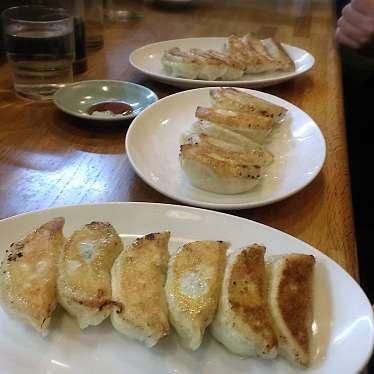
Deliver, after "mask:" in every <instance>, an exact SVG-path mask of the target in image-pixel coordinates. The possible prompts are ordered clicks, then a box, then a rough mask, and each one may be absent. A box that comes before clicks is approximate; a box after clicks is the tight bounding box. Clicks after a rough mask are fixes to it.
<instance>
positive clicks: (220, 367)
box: [0, 203, 373, 374]
mask: <svg viewBox="0 0 374 374" xmlns="http://www.w3.org/2000/svg"><path fill="white" fill-rule="evenodd" d="M56 216H64V217H65V218H66V226H65V234H66V235H69V234H71V233H72V231H73V230H74V229H76V228H78V227H80V226H81V225H83V224H85V223H87V222H90V221H91V220H107V221H110V222H111V223H112V224H113V225H114V226H115V228H116V229H117V231H118V232H119V233H120V235H121V237H122V238H123V240H124V241H125V242H129V241H131V240H133V239H134V238H135V237H137V236H140V235H144V234H147V233H150V232H155V231H161V230H170V231H171V232H172V237H171V245H170V249H171V252H173V251H174V250H175V249H176V248H177V247H178V246H180V245H181V244H182V243H185V242H187V241H191V240H202V239H212V240H228V241H230V242H231V245H232V248H233V249H237V248H240V247H241V246H244V245H246V244H249V243H253V242H257V243H263V244H264V245H265V246H266V247H267V256H271V255H277V254H281V253H289V252H299V253H308V254H313V255H314V256H316V258H317V266H316V277H315V313H314V317H315V318H314V324H313V333H314V345H313V356H314V361H313V362H314V363H313V365H312V367H311V368H309V369H308V370H302V369H297V368H294V367H291V366H290V365H289V364H288V363H287V362H286V361H284V360H283V359H281V358H278V359H276V360H274V361H265V360H261V359H254V358H252V359H242V358H240V357H238V356H236V355H234V354H231V353H229V352H228V351H227V350H226V349H225V348H224V347H223V346H221V345H220V344H218V343H217V342H215V341H214V340H213V339H212V338H211V337H210V336H209V334H206V336H205V340H204V343H203V345H202V347H200V349H199V350H197V351H196V352H189V351H187V350H185V349H184V348H182V347H181V346H180V344H179V342H178V339H177V338H176V336H175V335H174V334H173V335H172V336H170V337H168V338H165V339H163V340H162V341H161V342H160V343H159V344H158V345H157V346H156V347H154V348H152V349H147V348H145V347H144V346H142V345H141V344H139V343H137V342H136V341H133V340H130V339H128V338H126V337H124V336H122V335H120V334H119V333H117V332H116V331H115V330H114V329H113V328H112V327H111V325H110V322H109V321H105V322H104V323H103V324H101V325H100V326H98V327H90V328H88V329H86V330H84V331H80V330H79V328H78V326H77V324H76V322H75V321H74V320H73V319H72V318H71V317H69V316H68V315H67V314H66V313H63V311H62V310H59V311H57V313H56V314H55V315H54V318H53V321H52V325H51V331H50V334H49V335H48V337H47V338H42V337H40V336H39V335H38V334H37V333H36V332H34V331H33V330H32V329H31V328H29V327H28V326H26V325H24V324H23V323H21V322H20V321H17V320H13V319H11V318H10V317H8V316H7V315H6V314H5V313H4V312H3V311H2V310H1V308H0V362H1V369H0V371H1V373H12V374H23V373H25V374H29V373H48V374H58V373H80V374H84V373H90V374H95V373H112V374H116V373H118V374H119V373H121V374H122V373H126V374H127V373H129V374H130V373H131V374H138V373H153V374H165V373H170V374H171V373H178V374H188V373H191V374H195V373H199V374H210V373H211V374H239V373H240V374H242V373H253V374H261V373H277V374H278V373H287V374H290V373H304V374H311V373H319V374H323V373H326V374H332V373H339V374H352V373H357V372H358V371H359V370H360V369H361V368H362V367H363V366H364V365H365V363H366V362H367V360H368V358H369V357H370V354H371V352H372V347H373V312H372V309H371V306H370V304H369V301H368V300H367V298H366V296H365V294H364V293H363V291H362V290H361V288H360V287H359V286H358V284H357V283H356V282H355V281H354V280H353V279H352V278H351V277H350V276H349V275H348V274H347V273H346V272H345V271H344V270H343V269H342V268H341V267H340V266H338V265H337V264H336V263H335V262H333V261H332V260H330V259H329V258H328V257H327V256H325V255H324V254H322V253H321V252H319V251H317V250H316V249H314V248H312V247H311V246H309V245H308V244H306V243H304V242H302V241H300V240H297V239H295V238H293V237H291V236H289V235H287V234H284V233H282V232H280V231H277V230H274V229H272V228H270V227H267V226H264V225H261V224H259V223H255V222H252V221H248V220H246V219H243V218H238V217H234V216H230V215H227V214H223V213H217V212H212V211H206V210H202V209H196V208H187V207H183V206H173V205H163V204H147V203H114V204H97V205H81V206H70V207H62V208H54V209H48V210H43V211H38V212H34V213H27V214H23V215H19V216H15V217H12V218H9V219H5V220H3V221H0V232H1V236H0V247H1V248H2V249H3V250H4V249H5V248H7V247H8V246H9V244H10V243H11V242H13V241H14V240H16V239H18V238H19V237H20V236H22V235H24V234H26V233H28V232H29V231H31V230H33V229H34V228H35V227H37V226H39V225H40V224H42V223H43V222H45V221H46V220H48V219H50V218H52V217H56Z"/></svg>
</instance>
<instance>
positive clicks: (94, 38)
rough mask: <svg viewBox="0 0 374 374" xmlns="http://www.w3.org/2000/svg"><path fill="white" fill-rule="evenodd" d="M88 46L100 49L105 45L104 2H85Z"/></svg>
mask: <svg viewBox="0 0 374 374" xmlns="http://www.w3.org/2000/svg"><path fill="white" fill-rule="evenodd" d="M84 5H85V14H84V16H85V24H86V46H87V47H88V48H93V49H100V48H102V47H103V44H104V8H103V0H85V2H84Z"/></svg>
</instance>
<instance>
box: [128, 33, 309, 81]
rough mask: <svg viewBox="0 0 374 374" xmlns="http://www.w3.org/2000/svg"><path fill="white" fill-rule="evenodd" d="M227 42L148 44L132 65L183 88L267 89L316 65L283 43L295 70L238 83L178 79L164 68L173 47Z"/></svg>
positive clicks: (196, 40) (135, 53)
mask: <svg viewBox="0 0 374 374" xmlns="http://www.w3.org/2000/svg"><path fill="white" fill-rule="evenodd" d="M225 41H226V38H187V39H176V40H167V41H164V42H158V43H153V44H148V45H146V46H144V47H141V48H138V49H136V50H135V51H133V52H132V53H131V55H130V63H131V65H132V66H133V67H134V68H135V69H137V70H139V71H141V72H143V73H144V74H147V75H149V76H150V77H152V78H154V79H156V80H158V81H160V82H163V83H167V84H170V85H172V86H176V87H180V88H195V87H206V86H240V87H251V88H259V87H266V86H271V85H274V84H278V83H281V82H284V81H287V80H289V79H292V78H295V77H297V76H298V75H300V74H303V73H305V72H307V71H308V70H310V69H311V68H312V67H313V65H314V57H313V56H312V55H311V54H310V53H309V52H307V51H305V50H303V49H301V48H297V47H293V46H291V45H288V44H283V47H284V48H285V49H286V51H287V53H288V54H289V55H290V57H291V58H292V59H293V61H294V62H295V66H296V69H295V71H292V72H288V73H285V72H274V73H262V74H252V75H245V76H243V77H242V78H240V79H239V80H236V81H205V80H196V79H185V78H175V77H172V76H170V75H168V74H167V73H166V72H165V70H164V69H163V66H162V64H161V57H162V54H163V52H164V51H165V50H167V49H169V48H173V47H180V48H181V49H182V50H188V49H189V48H201V49H216V50H223V46H224V44H225Z"/></svg>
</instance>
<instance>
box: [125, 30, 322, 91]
mask: <svg viewBox="0 0 374 374" xmlns="http://www.w3.org/2000/svg"><path fill="white" fill-rule="evenodd" d="M201 39H208V40H209V39H214V40H217V39H223V40H224V39H227V37H221V36H219V37H218V36H217V37H213V36H209V37H192V38H180V39H169V40H163V41H159V42H155V43H149V44H146V45H143V46H141V47H139V48H136V49H135V50H133V51H132V52H131V54H130V56H129V62H130V64H131V66H132V67H133V68H134V69H136V70H138V71H140V72H142V73H143V74H146V75H148V76H150V77H153V78H155V79H157V80H159V79H162V80H163V81H167V82H172V83H173V84H177V83H180V84H184V85H189V86H191V87H192V86H193V85H196V84H198V85H199V86H202V85H216V84H219V85H221V86H222V85H227V86H230V85H231V86H233V85H251V84H253V85H256V84H262V83H264V84H271V83H274V84H276V83H280V81H282V82H283V81H285V80H290V79H293V78H295V77H297V76H299V75H301V74H304V73H306V72H308V71H309V70H311V69H312V68H313V66H314V64H315V57H314V56H313V55H312V54H311V53H310V52H308V51H307V50H305V49H303V48H300V47H296V46H294V45H291V44H287V43H281V44H282V46H283V47H286V48H287V47H290V48H293V49H296V50H298V51H301V52H304V53H306V54H307V55H308V56H310V58H311V63H310V65H309V66H307V67H305V68H302V69H301V70H300V71H298V72H297V71H294V72H291V73H288V74H287V75H285V76H280V77H271V78H258V79H252V80H234V81H219V80H216V81H209V80H200V79H187V78H180V77H172V76H169V75H166V74H159V73H156V72H152V71H150V70H148V69H145V68H143V67H141V66H140V65H138V64H136V63H135V62H134V58H135V56H136V54H138V53H140V52H141V51H144V50H147V49H148V48H151V47H157V46H158V45H160V46H161V45H163V44H165V43H169V42H170V43H177V42H180V41H193V40H201Z"/></svg>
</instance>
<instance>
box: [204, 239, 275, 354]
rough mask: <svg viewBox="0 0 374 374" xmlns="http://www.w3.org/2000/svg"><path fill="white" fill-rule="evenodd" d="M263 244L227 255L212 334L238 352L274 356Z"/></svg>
mask: <svg viewBox="0 0 374 374" xmlns="http://www.w3.org/2000/svg"><path fill="white" fill-rule="evenodd" d="M264 254H265V247H263V246H260V245H256V244H253V245H251V246H249V247H247V248H245V249H243V250H242V251H240V252H239V253H234V254H232V255H231V256H230V258H229V261H228V264H227V266H226V270H225V275H224V279H223V284H222V292H221V297H220V301H219V305H218V309H217V313H216V316H215V318H214V321H213V323H212V324H211V326H210V331H211V333H212V335H213V336H214V337H215V338H216V339H217V340H218V341H219V342H221V343H222V344H223V345H224V346H225V347H226V348H227V349H229V350H230V351H231V352H233V353H236V354H238V355H241V356H259V357H262V358H274V357H275V356H276V355H277V347H278V343H277V336H276V334H275V332H274V329H273V324H272V319H271V315H270V311H269V308H268V304H267V276H266V268H265V261H264Z"/></svg>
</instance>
